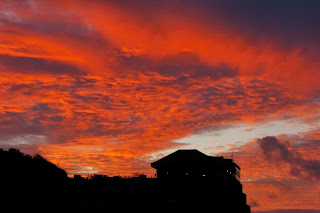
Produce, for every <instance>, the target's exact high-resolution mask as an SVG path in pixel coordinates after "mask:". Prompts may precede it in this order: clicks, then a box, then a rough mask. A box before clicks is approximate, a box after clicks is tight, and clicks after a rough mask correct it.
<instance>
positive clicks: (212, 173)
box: [151, 149, 250, 213]
mask: <svg viewBox="0 0 320 213" xmlns="http://www.w3.org/2000/svg"><path fill="white" fill-rule="evenodd" d="M151 166H152V167H153V168H155V169H156V170H157V173H156V175H157V179H158V180H159V184H162V188H163V191H166V192H167V194H168V197H170V199H171V203H175V204H176V205H177V206H185V205H187V206H188V208H187V210H190V209H195V210H198V208H203V209H212V210H213V211H212V212H241V213H250V207H249V206H248V205H247V204H246V195H245V194H244V193H243V192H242V185H241V183H240V167H239V166H238V165H237V164H236V163H234V162H233V160H232V159H225V158H223V157H222V156H221V157H212V156H207V155H205V154H204V153H202V152H200V151H198V150H195V149H192V150H178V151H176V152H174V153H172V154H170V155H168V156H166V157H164V158H161V159H159V160H158V161H156V162H153V163H151ZM162 196H163V197H164V196H165V192H164V194H163V195H162Z"/></svg>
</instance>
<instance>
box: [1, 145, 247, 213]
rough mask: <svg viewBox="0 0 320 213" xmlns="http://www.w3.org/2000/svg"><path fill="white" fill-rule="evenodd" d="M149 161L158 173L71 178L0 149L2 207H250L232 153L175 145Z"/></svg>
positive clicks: (43, 161) (140, 209)
mask: <svg viewBox="0 0 320 213" xmlns="http://www.w3.org/2000/svg"><path fill="white" fill-rule="evenodd" d="M151 165H152V167H153V168H155V169H157V178H147V177H146V176H145V175H140V176H137V177H130V178H122V177H120V176H115V177H108V176H106V175H92V176H91V177H90V178H82V177H81V176H80V175H75V176H74V178H69V177H67V173H66V172H65V171H64V170H63V169H61V168H59V167H57V166H56V165H54V164H52V163H51V162H49V161H47V160H46V159H45V158H43V157H42V156H40V155H35V156H30V155H27V154H23V153H21V152H20V151H19V150H17V149H9V150H2V149H0V166H1V174H2V175H1V177H0V178H1V179H0V184H1V192H2V195H4V196H3V197H4V199H3V200H2V208H3V209H9V210H10V211H8V212H22V211H24V212H26V211H32V212H136V211H137V212H200V211H206V212H239V213H249V212H250V207H249V206H248V205H247V204H246V196H245V194H244V193H243V192H242V185H241V183H240V182H239V179H238V176H239V175H240V174H239V171H238V170H239V169H240V168H239V167H238V166H237V165H236V164H235V163H233V161H232V160H231V159H224V158H223V157H210V156H206V155H204V154H203V153H201V152H199V151H197V150H178V151H177V152H175V153H172V154H171V155H169V156H167V157H165V158H163V159H160V160H158V161H156V162H154V163H152V164H151ZM213 168H218V169H213ZM224 168H228V169H227V170H226V171H227V173H226V172H225V171H224ZM186 171H187V172H186ZM169 172H170V173H169ZM169 174H170V175H169Z"/></svg>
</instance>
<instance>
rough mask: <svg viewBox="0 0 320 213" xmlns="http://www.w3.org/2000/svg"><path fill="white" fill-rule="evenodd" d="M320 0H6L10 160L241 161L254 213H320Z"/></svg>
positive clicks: (100, 163) (4, 108) (0, 97)
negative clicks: (201, 157)
mask: <svg viewBox="0 0 320 213" xmlns="http://www.w3.org/2000/svg"><path fill="white" fill-rule="evenodd" d="M319 8H320V2H319V1H317V0H306V1H298V0H282V1H278V0H243V1H240V0H228V1H218V0H197V1H195V0H161V1H147V0H135V1H131V0H90V1H87V0H63V1H62V0H15V1H12V0H0V103H1V104H0V148H5V149H7V148H17V149H20V150H21V151H22V152H25V153H28V154H36V153H39V154H41V155H43V156H44V157H45V158H46V159H48V160H50V161H51V162H53V163H55V164H56V165H58V166H59V167H61V168H62V169H64V170H66V172H67V173H68V174H69V176H73V174H82V175H87V174H92V173H99V174H107V175H109V176H113V175H122V176H130V175H133V174H135V173H144V174H147V175H148V176H153V175H154V174H155V170H154V169H152V168H151V166H150V163H151V162H153V161H155V160H157V159H160V158H161V157H163V156H165V155H167V154H170V153H171V152H173V151H175V150H177V149H198V150H199V151H201V152H203V153H205V154H207V155H212V156H220V155H223V156H225V157H226V158H230V157H233V159H234V160H235V162H236V163H237V164H238V165H239V166H240V167H241V181H242V184H243V190H244V193H246V194H247V202H248V204H249V205H250V206H251V209H252V212H261V213H262V212H265V213H286V212H297V213H306V212H307V213H309V212H310V213H311V212H312V213H318V212H320V184H319V179H320V155H319V151H320V133H319V129H320V95H319V94H320V70H319V69H320V61H319V57H320V13H319Z"/></svg>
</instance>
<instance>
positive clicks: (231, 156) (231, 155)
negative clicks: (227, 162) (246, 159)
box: [231, 151, 233, 160]
mask: <svg viewBox="0 0 320 213" xmlns="http://www.w3.org/2000/svg"><path fill="white" fill-rule="evenodd" d="M231 159H232V160H233V151H232V152H231Z"/></svg>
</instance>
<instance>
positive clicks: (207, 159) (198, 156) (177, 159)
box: [151, 149, 240, 169]
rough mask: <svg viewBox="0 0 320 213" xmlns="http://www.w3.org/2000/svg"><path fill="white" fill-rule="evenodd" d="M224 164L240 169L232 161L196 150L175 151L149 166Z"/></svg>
mask: <svg viewBox="0 0 320 213" xmlns="http://www.w3.org/2000/svg"><path fill="white" fill-rule="evenodd" d="M221 163H223V164H225V163H232V164H234V165H235V166H236V167H238V168H239V169H240V167H239V166H238V165H237V164H235V163H234V162H233V161H232V159H224V158H223V157H222V156H221V157H212V156H207V155H206V154H204V153H202V152H200V151H198V150H196V149H180V150H177V151H175V152H173V153H171V154H169V155H167V156H165V157H163V158H161V159H159V160H157V161H155V162H153V163H151V166H152V167H153V168H155V169H157V168H160V167H172V166H182V165H209V164H210V165H212V164H221Z"/></svg>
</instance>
